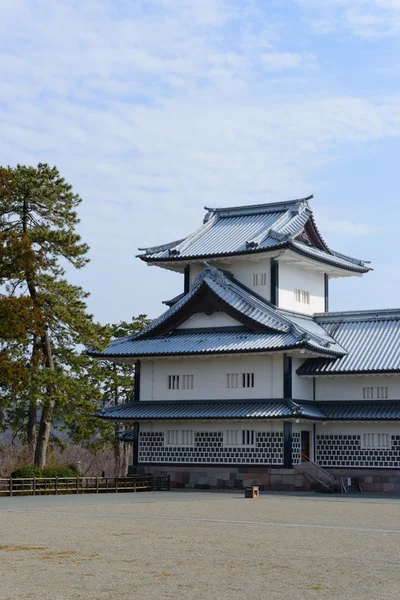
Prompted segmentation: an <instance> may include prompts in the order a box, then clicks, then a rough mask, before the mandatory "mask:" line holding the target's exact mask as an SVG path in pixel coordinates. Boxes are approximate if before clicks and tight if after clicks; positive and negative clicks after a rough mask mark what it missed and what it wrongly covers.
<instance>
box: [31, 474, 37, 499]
mask: <svg viewBox="0 0 400 600" xmlns="http://www.w3.org/2000/svg"><path fill="white" fill-rule="evenodd" d="M32 489H33V495H34V496H36V477H34V478H33V486H32Z"/></svg>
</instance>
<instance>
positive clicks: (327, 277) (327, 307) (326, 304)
mask: <svg viewBox="0 0 400 600" xmlns="http://www.w3.org/2000/svg"><path fill="white" fill-rule="evenodd" d="M324 287H325V312H328V311H329V275H328V273H325V284H324Z"/></svg>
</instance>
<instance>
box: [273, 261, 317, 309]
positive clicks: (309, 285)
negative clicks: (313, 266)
mask: <svg viewBox="0 0 400 600" xmlns="http://www.w3.org/2000/svg"><path fill="white" fill-rule="evenodd" d="M295 289H298V290H304V291H306V292H309V293H310V304H303V303H302V302H296V300H295V298H294V290H295ZM279 307H280V308H286V309H287V310H293V311H295V312H300V313H305V314H313V313H316V312H324V310H325V277H324V273H321V272H319V271H311V270H306V269H302V268H301V267H300V266H299V265H298V264H290V263H285V262H283V261H282V260H281V261H279Z"/></svg>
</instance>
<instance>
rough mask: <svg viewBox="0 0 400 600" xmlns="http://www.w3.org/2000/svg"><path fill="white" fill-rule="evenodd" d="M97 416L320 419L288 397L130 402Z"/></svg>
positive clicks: (313, 408)
mask: <svg viewBox="0 0 400 600" xmlns="http://www.w3.org/2000/svg"><path fill="white" fill-rule="evenodd" d="M98 416H100V417H102V418H103V419H113V420H121V421H123V420H125V419H127V420H134V421H135V420H136V421H140V420H152V419H155V420H157V419H165V420H168V419H279V418H281V419H282V418H291V417H301V418H322V417H323V415H322V413H321V412H320V411H319V410H318V408H317V407H316V406H315V405H311V403H308V404H307V403H304V404H299V403H296V402H292V401H290V400H286V401H285V400H269V401H265V400H264V401H263V400H252V401H246V400H244V401H242V402H230V401H221V400H220V401H218V400H214V401H213V402H200V401H198V402H196V401H190V402H144V401H142V402H131V403H129V404H122V405H120V406H111V407H109V408H104V409H103V410H102V411H101V412H100V413H99V414H98Z"/></svg>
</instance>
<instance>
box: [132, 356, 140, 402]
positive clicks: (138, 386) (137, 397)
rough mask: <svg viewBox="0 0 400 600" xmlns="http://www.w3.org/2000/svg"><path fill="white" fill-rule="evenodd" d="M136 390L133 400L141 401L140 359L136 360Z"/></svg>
mask: <svg viewBox="0 0 400 600" xmlns="http://www.w3.org/2000/svg"><path fill="white" fill-rule="evenodd" d="M134 383H135V386H134V392H133V394H134V395H133V400H134V402H139V400H140V360H137V361H136V362H135V375H134Z"/></svg>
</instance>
